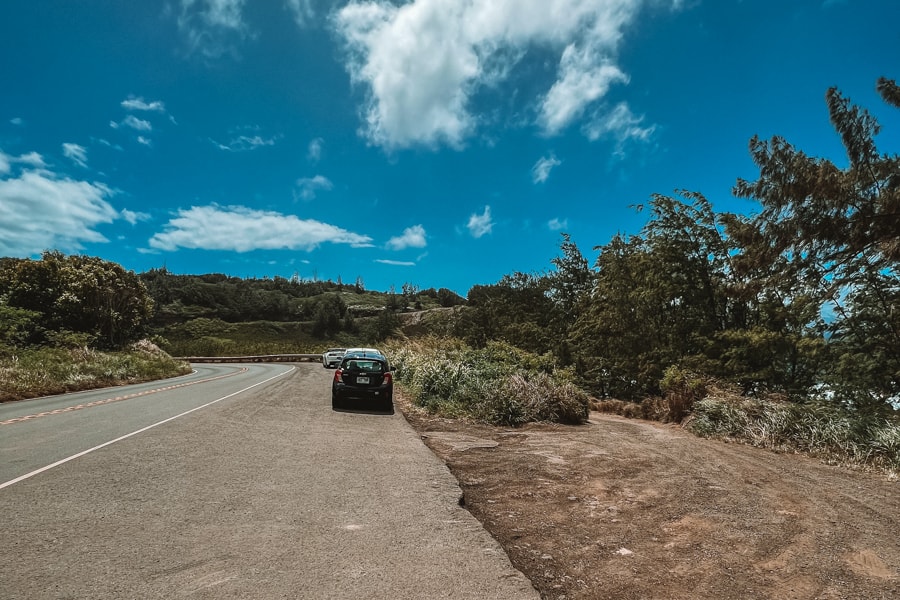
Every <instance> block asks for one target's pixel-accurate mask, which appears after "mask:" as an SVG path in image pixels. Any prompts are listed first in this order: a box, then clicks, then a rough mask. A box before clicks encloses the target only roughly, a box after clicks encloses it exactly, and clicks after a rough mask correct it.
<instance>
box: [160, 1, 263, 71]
mask: <svg viewBox="0 0 900 600" xmlns="http://www.w3.org/2000/svg"><path fill="white" fill-rule="evenodd" d="M245 4H246V0H181V12H180V13H179V14H178V19H177V22H178V29H179V30H180V31H181V33H182V35H183V36H184V37H185V41H186V42H187V46H188V51H189V52H191V53H194V52H198V53H200V54H202V55H204V56H205V57H207V58H218V57H219V56H221V55H223V54H225V53H226V52H228V51H229V50H230V40H231V38H232V37H234V36H237V37H238V38H239V39H242V38H244V37H245V36H246V35H248V28H247V25H246V23H245V22H244V15H243V10H244V5H245Z"/></svg>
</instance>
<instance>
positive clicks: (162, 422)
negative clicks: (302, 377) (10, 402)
mask: <svg viewBox="0 0 900 600" xmlns="http://www.w3.org/2000/svg"><path fill="white" fill-rule="evenodd" d="M296 368H297V367H291V368H290V369H288V370H287V371H284V372H283V373H279V374H278V375H275V376H274V377H269V378H268V379H266V380H264V381H260V382H259V383H254V384H253V385H251V386H248V387H245V388H244V389H242V390H238V391H236V392H232V393H231V394H228V395H227V396H222V397H221V398H218V399H216V400H213V401H212V402H207V403H206V404H204V405H202V406H198V407H196V408H192V409H191V410H186V411H184V412H183V413H181V414H180V415H175V416H174V417H169V418H168V419H163V420H162V421H159V422H158V423H154V424H153V425H148V426H146V427H143V428H141V429H138V430H137V431H132V432H131V433H126V434H125V435H123V436H121V437H117V438H116V439H114V440H110V441H108V442H104V443H102V444H100V445H99V446H94V447H93V448H89V449H87V450H84V451H82V452H79V453H78V454H73V455H72V456H69V457H67V458H64V459H62V460H58V461H56V462H55V463H53V464H52V465H47V466H46V467H41V468H40V469H37V470H34V471H32V472H31V473H26V474H25V475H22V476H20V477H16V478H15V479H11V480H9V481H7V482H5V483H0V490H2V489H3V488H6V487H9V486H11V485H14V484H16V483H19V482H20V481H24V480H26V479H28V478H30V477H34V476H35V475H39V474H41V473H43V472H44V471H49V470H50V469H52V468H54V467H58V466H59V465H63V464H65V463H67V462H69V461H72V460H75V459H76V458H80V457H82V456H84V455H85V454H90V453H91V452H94V451H95V450H100V449H101V448H106V447H107V446H111V445H112V444H115V443H116V442H121V441H122V440H126V439H128V438H130V437H132V436H135V435H137V434H139V433H143V432H145V431H147V430H149V429H153V428H154V427H159V426H160V425H163V424H165V423H168V422H169V421H174V420H175V419H178V418H181V417H183V416H185V415H189V414H191V413H192V412H195V411H198V410H200V409H201V408H206V407H207V406H212V405H213V404H215V403H216V402H221V401H222V400H227V399H228V398H231V397H232V396H237V395H238V394H242V393H244V392H246V391H247V390H250V389H253V388H255V387H257V386H259V385H262V384H264V383H268V382H270V381H272V380H273V379H278V378H279V377H282V376H283V375H287V374H288V373H290V372H291V371H293V370H295V369H296Z"/></svg>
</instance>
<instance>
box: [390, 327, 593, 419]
mask: <svg viewBox="0 0 900 600" xmlns="http://www.w3.org/2000/svg"><path fill="white" fill-rule="evenodd" d="M386 348H387V350H388V352H389V354H390V356H391V359H392V361H393V364H394V365H395V366H396V367H397V371H396V377H397V382H398V383H399V384H400V385H401V386H402V387H403V388H404V389H405V390H406V391H407V392H408V393H409V394H410V396H411V397H412V399H413V401H414V402H415V404H417V405H418V406H421V407H423V408H425V409H427V410H428V411H429V412H431V413H435V414H438V415H442V416H446V417H454V418H468V419H474V420H477V421H482V422H485V423H490V424H492V425H512V426H517V425H522V424H523V423H528V422H532V421H550V422H554V423H567V424H580V423H584V422H586V421H587V417H588V403H589V397H588V395H587V394H586V393H585V392H584V391H583V390H582V389H581V388H579V387H578V386H577V385H575V383H574V382H573V380H572V373H571V371H570V370H566V369H560V368H558V367H557V366H556V361H555V359H554V358H553V357H552V356H549V355H546V356H536V355H534V354H531V353H528V352H526V351H524V350H521V349H518V348H515V347H513V346H511V345H509V344H507V343H504V342H490V343H488V344H487V345H486V346H485V347H484V348H479V349H476V348H471V347H470V346H468V345H466V344H465V343H464V342H462V341H460V340H455V339H449V338H436V337H430V338H423V339H419V340H415V341H408V342H403V343H401V342H396V341H395V342H393V343H390V344H388V345H387V346H386Z"/></svg>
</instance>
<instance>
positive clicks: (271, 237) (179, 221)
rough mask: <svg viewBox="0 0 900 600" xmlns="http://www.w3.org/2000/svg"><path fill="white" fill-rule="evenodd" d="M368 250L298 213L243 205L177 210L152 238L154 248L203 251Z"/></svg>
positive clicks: (362, 242) (366, 242) (364, 242)
mask: <svg viewBox="0 0 900 600" xmlns="http://www.w3.org/2000/svg"><path fill="white" fill-rule="evenodd" d="M325 242H330V243H332V244H349V245H351V246H353V247H357V248H359V247H369V246H371V245H372V244H371V242H372V238H370V237H369V236H366V235H360V234H357V233H353V232H350V231H347V230H345V229H341V228H340V227H336V226H334V225H329V224H328V223H321V222H319V221H314V220H312V219H300V218H299V217H297V216H295V215H284V214H281V213H277V212H271V211H261V210H253V209H250V208H246V207H242V206H229V207H220V206H217V205H211V206H194V207H191V208H189V209H183V210H179V211H178V214H177V216H176V217H174V218H172V219H171V220H169V222H168V223H167V224H166V226H165V231H163V232H162V233H157V234H155V235H154V236H153V237H152V238H150V247H151V248H153V249H156V250H164V251H175V250H178V249H179V248H186V249H200V250H227V251H233V252H249V251H251V250H273V249H288V250H298V249H300V250H307V251H310V250H313V249H314V248H316V247H317V246H319V245H320V244H323V243H325Z"/></svg>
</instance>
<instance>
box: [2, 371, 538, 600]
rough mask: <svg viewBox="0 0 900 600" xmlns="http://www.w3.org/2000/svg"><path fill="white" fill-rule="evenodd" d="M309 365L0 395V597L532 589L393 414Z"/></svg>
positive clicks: (507, 593)
mask: <svg viewBox="0 0 900 600" xmlns="http://www.w3.org/2000/svg"><path fill="white" fill-rule="evenodd" d="M331 373H332V372H331V371H326V370H325V369H322V367H321V366H320V365H317V364H310V363H302V364H297V365H284V364H278V365H266V364H253V365H198V366H197V373H195V374H194V375H191V376H187V377H183V378H178V379H174V380H170V381H166V382H157V383H154V384H149V385H147V384H145V385H142V386H128V387H123V388H113V389H108V390H101V391H96V392H91V393H81V394H73V395H66V396H58V397H54V398H46V399H39V400H32V401H27V402H20V403H15V404H6V405H0V515H2V519H3V521H2V526H0V598H3V599H6V598H23V599H24V598H28V599H31V598H116V599H119V598H181V597H189V598H316V599H318V598H323V599H326V598H354V599H357V598H397V599H404V598H409V599H416V600H421V599H429V598H458V599H466V600H468V599H480V598H483V599H492V600H493V599H496V600H503V599H510V600H520V599H528V598H538V594H537V592H536V591H534V589H533V588H532V586H531V584H530V582H528V580H527V579H526V578H525V577H524V576H523V575H522V574H521V573H520V572H519V571H516V570H515V569H513V567H512V566H511V565H510V563H509V560H508V558H507V557H506V555H505V554H504V552H503V551H502V549H501V548H500V546H499V545H498V544H497V542H496V541H495V540H494V539H493V538H491V537H490V536H489V535H488V534H487V532H486V531H485V530H484V529H483V528H482V526H481V525H480V524H479V523H478V521H476V520H475V519H474V518H473V517H472V516H471V515H470V514H469V513H468V512H467V511H466V510H464V509H463V508H461V507H459V505H458V499H459V496H460V491H459V488H458V486H457V483H456V481H455V480H454V478H453V476H452V475H451V474H450V472H449V471H448V470H447V468H446V467H445V466H444V465H443V463H441V462H440V461H439V460H438V459H437V458H436V457H435V456H434V455H433V454H432V453H431V451H430V450H428V449H427V448H426V447H425V446H424V445H423V444H422V443H421V441H420V440H419V438H418V437H417V436H416V434H415V433H414V432H413V430H412V429H411V428H410V427H409V426H408V425H407V423H406V422H405V420H404V419H403V417H402V416H401V415H399V414H396V415H386V414H376V413H366V412H360V411H356V412H354V411H346V412H334V411H332V410H331V406H330V390H329V381H330V377H331Z"/></svg>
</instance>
